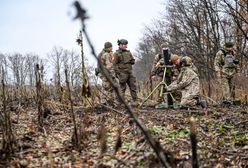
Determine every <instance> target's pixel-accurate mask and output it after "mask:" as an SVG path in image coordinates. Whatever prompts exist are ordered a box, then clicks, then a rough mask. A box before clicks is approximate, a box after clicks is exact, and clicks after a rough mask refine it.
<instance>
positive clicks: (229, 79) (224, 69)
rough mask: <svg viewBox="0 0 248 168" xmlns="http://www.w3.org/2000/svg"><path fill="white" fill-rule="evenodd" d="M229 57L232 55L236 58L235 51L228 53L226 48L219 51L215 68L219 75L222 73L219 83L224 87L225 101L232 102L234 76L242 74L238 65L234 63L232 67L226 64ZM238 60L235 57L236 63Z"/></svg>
mask: <svg viewBox="0 0 248 168" xmlns="http://www.w3.org/2000/svg"><path fill="white" fill-rule="evenodd" d="M227 55H232V56H233V57H234V53H233V51H228V50H226V48H224V49H221V50H219V51H218V52H217V53H216V57H215V60H214V67H215V71H216V72H217V73H220V75H221V77H220V79H219V82H220V84H221V87H222V94H223V95H222V96H223V101H231V95H232V94H233V92H234V79H233V77H234V75H235V74H236V73H239V72H240V67H239V65H238V63H235V62H232V65H231V66H227V65H226V64H227V63H225V57H226V56H227ZM235 60H236V58H235V57H234V60H233V61H235Z"/></svg>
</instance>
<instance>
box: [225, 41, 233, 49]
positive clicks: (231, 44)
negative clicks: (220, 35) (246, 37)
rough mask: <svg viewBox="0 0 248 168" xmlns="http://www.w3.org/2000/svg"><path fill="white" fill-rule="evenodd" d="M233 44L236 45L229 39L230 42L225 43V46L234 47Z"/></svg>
mask: <svg viewBox="0 0 248 168" xmlns="http://www.w3.org/2000/svg"><path fill="white" fill-rule="evenodd" d="M233 46H234V43H233V42H230V41H229V42H226V43H225V47H226V48H232V47H233Z"/></svg>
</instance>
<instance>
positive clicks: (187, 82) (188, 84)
mask: <svg viewBox="0 0 248 168" xmlns="http://www.w3.org/2000/svg"><path fill="white" fill-rule="evenodd" d="M181 66H182V67H181V70H180V73H179V75H178V78H177V79H176V81H174V82H172V83H171V84H170V85H169V86H168V87H167V88H166V90H167V91H168V92H174V91H178V90H180V91H181V93H182V98H181V102H180V105H181V106H182V107H184V106H186V107H187V106H193V105H196V104H197V100H196V97H198V96H199V93H200V82H199V76H198V74H197V73H196V72H195V71H194V70H193V68H192V59H191V58H190V57H188V56H185V57H183V58H182V59H181Z"/></svg>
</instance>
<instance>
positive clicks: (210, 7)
mask: <svg viewBox="0 0 248 168" xmlns="http://www.w3.org/2000/svg"><path fill="white" fill-rule="evenodd" d="M163 6H164V10H163V12H161V16H160V18H158V19H156V20H154V21H153V23H152V24H151V25H147V26H146V27H145V28H144V33H143V36H142V38H141V40H140V42H139V44H138V47H137V49H136V51H135V56H136V58H138V61H137V64H136V67H135V71H136V74H139V75H138V76H137V78H138V80H147V79H148V78H149V76H150V70H151V67H152V62H153V58H154V56H155V55H156V54H158V53H160V52H161V48H160V46H161V44H163V43H165V44H167V46H168V48H169V49H170V51H171V53H174V54H178V55H181V56H185V55H188V56H190V57H192V58H193V60H194V63H195V64H196V66H197V67H198V69H199V70H200V75H201V78H204V79H207V80H208V81H209V80H210V79H211V78H213V76H214V73H213V72H214V67H213V62H214V57H215V54H216V52H217V51H218V50H219V49H220V48H221V47H222V46H223V44H224V43H225V42H227V41H233V42H234V43H235V45H236V55H237V57H238V59H239V60H240V65H241V68H242V70H243V72H246V74H247V68H248V67H247V58H248V55H247V50H248V45H247V40H248V12H247V11H248V3H247V1H245V0H184V1H182V0H173V1H164V4H163ZM147 67H149V68H147ZM140 72H142V73H140ZM140 74H141V75H140Z"/></svg>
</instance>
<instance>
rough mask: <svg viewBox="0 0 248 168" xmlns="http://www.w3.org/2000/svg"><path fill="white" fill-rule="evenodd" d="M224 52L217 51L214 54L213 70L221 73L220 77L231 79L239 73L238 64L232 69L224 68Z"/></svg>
mask: <svg viewBox="0 0 248 168" xmlns="http://www.w3.org/2000/svg"><path fill="white" fill-rule="evenodd" d="M224 52H225V50H219V51H218V52H217V53H216V56H215V59H214V68H215V71H216V72H221V76H222V77H232V76H233V75H234V74H236V73H239V72H240V67H239V64H234V67H232V68H227V67H224V59H225V54H224Z"/></svg>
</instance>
